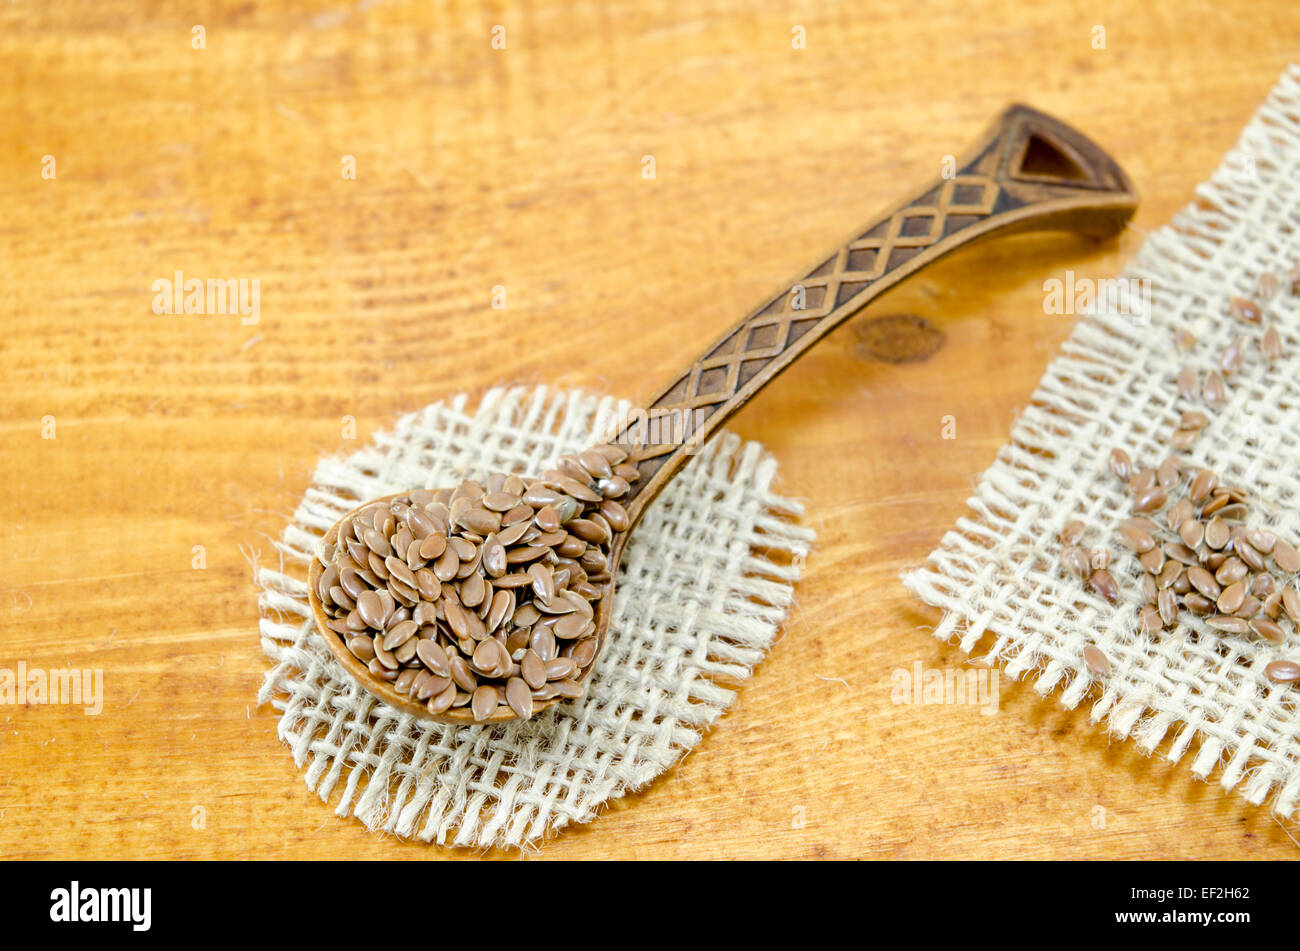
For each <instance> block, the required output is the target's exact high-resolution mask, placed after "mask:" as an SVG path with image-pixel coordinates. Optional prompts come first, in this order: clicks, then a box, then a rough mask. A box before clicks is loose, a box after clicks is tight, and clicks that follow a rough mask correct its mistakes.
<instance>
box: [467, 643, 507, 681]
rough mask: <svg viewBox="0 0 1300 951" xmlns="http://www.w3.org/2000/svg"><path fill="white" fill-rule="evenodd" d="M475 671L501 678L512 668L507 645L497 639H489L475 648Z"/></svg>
mask: <svg viewBox="0 0 1300 951" xmlns="http://www.w3.org/2000/svg"><path fill="white" fill-rule="evenodd" d="M473 664H474V669H475V670H477V671H478V672H479V673H482V674H486V675H487V676H489V677H499V676H501V673H502V672H503V671H505V670H507V669H509V667H510V655H509V654H507V653H506V648H505V645H504V644H502V643H501V642H500V641H498V640H497V639H496V638H493V637H489V638H488V639H487V640H485V641H482V642H481V643H480V644H479V645H478V647H476V648H474V657H473Z"/></svg>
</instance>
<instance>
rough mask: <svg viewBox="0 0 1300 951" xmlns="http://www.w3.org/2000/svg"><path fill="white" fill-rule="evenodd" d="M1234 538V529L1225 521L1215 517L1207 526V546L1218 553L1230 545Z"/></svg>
mask: <svg viewBox="0 0 1300 951" xmlns="http://www.w3.org/2000/svg"><path fill="white" fill-rule="evenodd" d="M1231 537H1232V529H1231V528H1229V527H1228V523H1227V522H1225V521H1223V519H1221V518H1219V517H1218V516H1215V517H1214V518H1212V519H1210V521H1209V522H1208V523H1207V524H1206V526H1205V544H1207V545H1209V546H1210V547H1211V548H1213V549H1215V550H1216V551H1217V550H1219V549H1220V548H1222V547H1223V546H1224V545H1226V544H1228V540H1229V539H1230V538H1231Z"/></svg>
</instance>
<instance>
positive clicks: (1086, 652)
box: [1083, 644, 1110, 677]
mask: <svg viewBox="0 0 1300 951" xmlns="http://www.w3.org/2000/svg"><path fill="white" fill-rule="evenodd" d="M1083 662H1084V664H1085V665H1087V667H1088V670H1090V671H1091V672H1092V673H1093V674H1094V675H1096V676H1098V677H1109V676H1110V661H1109V660H1108V659H1107V657H1106V655H1105V654H1104V653H1102V651H1101V648H1099V647H1097V646H1096V645H1095V644H1088V645H1087V646H1085V647H1084V648H1083Z"/></svg>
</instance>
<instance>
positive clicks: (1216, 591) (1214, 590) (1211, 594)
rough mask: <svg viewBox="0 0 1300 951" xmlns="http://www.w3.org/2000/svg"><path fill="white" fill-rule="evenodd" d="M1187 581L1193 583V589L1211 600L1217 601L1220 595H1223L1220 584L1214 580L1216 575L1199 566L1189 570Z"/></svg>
mask: <svg viewBox="0 0 1300 951" xmlns="http://www.w3.org/2000/svg"><path fill="white" fill-rule="evenodd" d="M1187 580H1188V581H1190V582H1191V583H1192V587H1193V588H1195V589H1196V590H1197V591H1199V592H1200V593H1201V594H1203V595H1205V596H1206V597H1207V598H1210V599H1211V600H1214V601H1217V600H1218V599H1219V595H1220V594H1222V593H1223V589H1222V588H1220V587H1219V583H1218V582H1217V581H1215V580H1214V575H1212V574H1210V573H1209V572H1208V571H1206V570H1205V569H1204V568H1202V567H1200V566H1199V565H1198V566H1196V567H1194V568H1188V569H1187Z"/></svg>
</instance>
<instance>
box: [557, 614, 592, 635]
mask: <svg viewBox="0 0 1300 951" xmlns="http://www.w3.org/2000/svg"><path fill="white" fill-rule="evenodd" d="M590 626H591V622H590V621H589V620H588V619H587V618H585V617H583V616H582V615H581V614H569V615H566V616H565V617H562V618H561V619H560V620H558V621H556V622H555V627H554V628H553V630H554V631H555V636H556V637H558V638H560V639H561V640H566V641H571V640H574V639H575V638H578V637H582V636H583V635H584V634H586V633H587V630H588V628H589V627H590Z"/></svg>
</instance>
